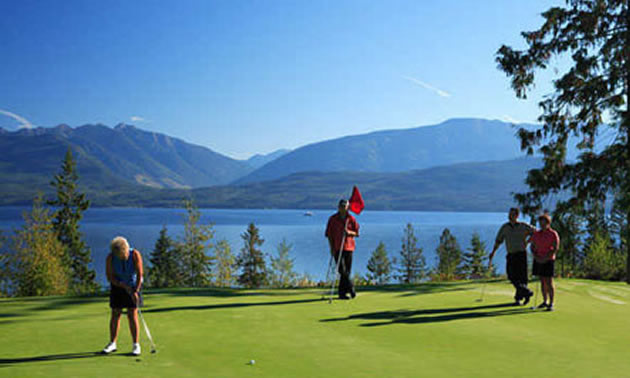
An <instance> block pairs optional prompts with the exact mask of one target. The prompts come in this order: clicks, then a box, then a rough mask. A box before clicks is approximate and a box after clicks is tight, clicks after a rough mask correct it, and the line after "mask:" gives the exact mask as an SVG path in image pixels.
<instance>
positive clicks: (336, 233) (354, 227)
mask: <svg viewBox="0 0 630 378" xmlns="http://www.w3.org/2000/svg"><path fill="white" fill-rule="evenodd" d="M325 236H326V238H328V244H329V246H330V253H331V254H332V255H333V257H334V259H335V263H336V264H338V265H339V274H340V276H341V279H340V280H339V299H350V298H348V294H350V296H351V297H352V298H354V297H356V295H357V294H356V292H355V290H354V285H352V281H351V280H350V272H351V270H352V254H353V253H354V250H355V247H356V242H355V240H354V238H356V237H358V236H359V223H357V220H356V219H355V218H354V217H353V216H352V215H350V213H349V212H348V201H347V200H345V199H342V200H340V201H339V207H338V211H337V212H336V213H335V214H333V215H332V216H331V217H330V218H328V224H327V225H326V234H325ZM342 243H343V246H342ZM342 249H343V250H342ZM340 252H341V255H342V257H341V261H339V253H340Z"/></svg>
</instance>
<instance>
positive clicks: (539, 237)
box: [531, 214, 560, 311]
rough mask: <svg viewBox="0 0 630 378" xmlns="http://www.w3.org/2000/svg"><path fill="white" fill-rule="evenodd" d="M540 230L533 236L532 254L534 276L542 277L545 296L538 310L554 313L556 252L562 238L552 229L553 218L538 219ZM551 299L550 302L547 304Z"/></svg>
mask: <svg viewBox="0 0 630 378" xmlns="http://www.w3.org/2000/svg"><path fill="white" fill-rule="evenodd" d="M538 223H539V224H540V230H538V231H536V232H534V235H532V240H531V242H532V247H531V248H532V254H533V255H534V266H533V269H532V274H533V275H534V276H538V277H540V287H541V290H542V295H543V303H541V304H540V305H539V306H538V308H540V309H543V308H546V309H547V311H553V297H554V294H555V289H554V287H553V275H554V265H555V262H556V252H558V246H559V245H560V236H558V233H557V232H556V230H554V229H552V228H551V217H550V216H549V214H543V215H541V216H540V217H538ZM547 299H549V302H547Z"/></svg>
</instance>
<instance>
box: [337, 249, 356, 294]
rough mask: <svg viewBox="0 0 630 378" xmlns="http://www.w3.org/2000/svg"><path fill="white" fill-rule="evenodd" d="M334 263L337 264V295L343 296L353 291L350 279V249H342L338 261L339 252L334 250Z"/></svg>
mask: <svg viewBox="0 0 630 378" xmlns="http://www.w3.org/2000/svg"><path fill="white" fill-rule="evenodd" d="M335 264H339V275H340V276H341V278H340V280H339V296H340V297H343V296H346V295H347V294H351V293H352V292H353V291H354V286H353V285H352V281H351V280H350V271H351V270H352V251H343V254H342V257H341V262H339V252H335Z"/></svg>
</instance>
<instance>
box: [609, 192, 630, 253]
mask: <svg viewBox="0 0 630 378" xmlns="http://www.w3.org/2000/svg"><path fill="white" fill-rule="evenodd" d="M621 202H622V196H621V195H619V194H618V195H617V196H615V200H614V201H613V206H612V209H611V211H610V232H611V233H612V234H613V235H614V239H615V242H616V243H617V249H618V251H619V253H620V254H622V255H623V254H625V253H628V235H627V234H626V233H625V232H624V231H625V230H626V229H627V228H628V218H627V217H626V214H625V213H624V210H623V206H622V204H621Z"/></svg>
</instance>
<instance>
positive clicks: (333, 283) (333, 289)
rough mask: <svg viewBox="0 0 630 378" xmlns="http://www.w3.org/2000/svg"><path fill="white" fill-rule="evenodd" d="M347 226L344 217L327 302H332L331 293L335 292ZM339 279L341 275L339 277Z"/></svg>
mask: <svg viewBox="0 0 630 378" xmlns="http://www.w3.org/2000/svg"><path fill="white" fill-rule="evenodd" d="M347 228H348V219H346V222H345V225H344V227H343V237H342V238H341V246H340V247H339V259H338V260H337V264H335V265H336V266H335V274H334V276H333V280H332V285H330V296H329V297H328V303H329V304H330V303H332V301H333V295H334V294H335V285H336V283H337V276H338V275H339V263H340V262H341V259H342V258H343V245H344V244H345V243H346V229H347ZM340 279H341V277H340Z"/></svg>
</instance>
